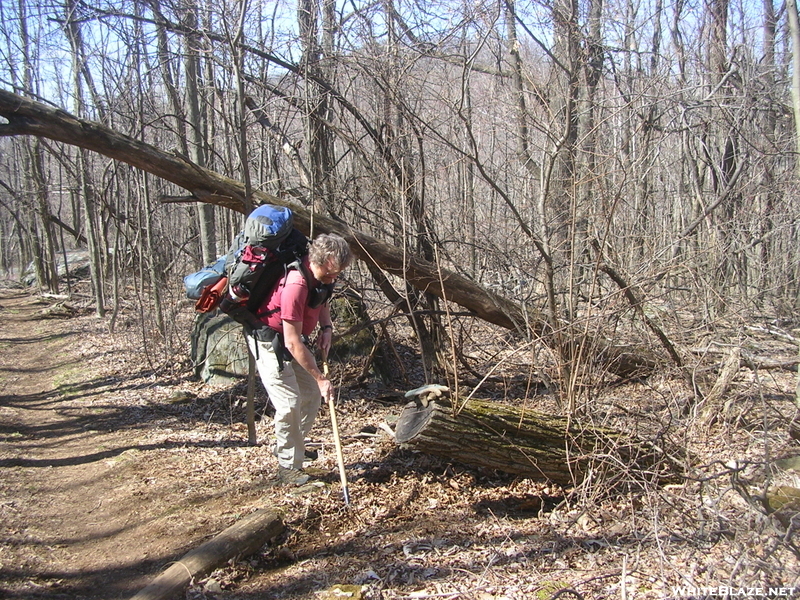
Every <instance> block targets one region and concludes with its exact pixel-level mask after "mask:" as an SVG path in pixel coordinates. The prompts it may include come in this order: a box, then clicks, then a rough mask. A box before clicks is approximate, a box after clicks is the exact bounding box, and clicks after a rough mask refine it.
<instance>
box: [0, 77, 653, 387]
mask: <svg viewBox="0 0 800 600" xmlns="http://www.w3.org/2000/svg"><path fill="white" fill-rule="evenodd" d="M0 116H2V117H4V118H5V119H7V121H8V123H6V124H0V137H2V136H9V135H35V136H39V137H43V138H48V139H52V140H57V141H60V142H64V143H66V144H71V145H74V146H78V147H81V148H85V149H87V150H92V151H94V152H98V153H100V154H103V155H105V156H108V157H111V158H115V159H117V160H120V161H123V162H125V163H127V164H129V165H132V166H134V167H137V168H139V169H142V170H144V171H147V172H148V173H152V174H153V175H156V176H158V177H162V178H163V179H165V180H167V181H171V182H172V183H174V184H176V185H178V186H181V187H183V188H185V189H186V190H188V191H189V193H190V194H191V196H189V197H185V198H182V200H185V201H201V202H207V203H209V204H215V205H217V206H222V207H225V208H230V209H232V210H236V211H238V212H245V206H246V202H247V196H246V190H245V188H244V186H243V185H242V184H241V183H240V182H238V181H235V180H233V179H230V178H228V177H225V176H224V175H220V174H219V173H215V172H214V171H211V170H209V169H204V168H202V167H201V166H199V165H196V164H193V163H192V162H191V161H189V160H187V159H186V158H184V157H181V156H179V155H176V154H170V153H167V152H163V151H161V150H159V149H158V148H156V147H154V146H151V145H149V144H146V143H144V142H141V141H139V140H136V139H133V138H131V137H130V136H127V135H124V134H121V133H118V132H116V131H114V130H112V129H110V128H108V127H105V126H104V125H101V124H99V123H96V122H92V121H87V120H82V119H78V118H76V117H74V116H73V115H70V114H68V113H67V112H65V111H63V110H60V109H57V108H53V107H50V106H47V105H45V104H42V103H40V102H35V101H33V100H30V99H27V98H24V97H22V96H18V95H16V94H13V93H11V92H8V91H6V90H0ZM252 200H253V204H256V205H257V204H262V203H271V204H278V205H281V206H288V207H289V208H291V209H292V211H293V212H294V217H295V226H296V227H297V228H298V229H299V230H300V231H302V232H303V233H306V234H308V232H309V229H310V227H311V219H312V217H311V214H310V212H309V211H308V210H307V209H305V208H303V207H302V206H300V205H298V204H294V203H292V202H287V201H285V200H282V199H280V198H276V197H274V196H271V195H269V194H266V193H264V192H261V191H259V190H255V191H254V192H253V197H252ZM313 219H314V228H315V230H318V231H320V232H324V233H337V234H339V235H341V236H342V237H344V238H345V239H346V240H347V242H348V244H349V245H350V247H351V248H352V250H353V253H354V254H355V255H356V256H357V257H358V258H360V259H362V260H363V261H364V262H366V263H367V265H374V266H377V267H379V268H381V269H383V270H385V271H387V272H389V273H391V274H393V275H397V276H399V277H402V278H404V280H405V281H407V282H408V283H410V284H411V285H413V286H414V287H415V288H417V289H418V290H422V291H425V292H429V293H432V294H434V295H436V296H438V297H440V298H442V297H446V298H447V300H448V301H451V302H455V303H456V304H459V305H461V306H463V307H464V308H466V309H468V310H469V311H471V312H472V313H473V314H474V315H475V316H476V317H478V318H481V319H483V320H485V321H488V322H490V323H494V324H495V325H499V326H501V327H505V328H507V329H511V330H513V331H518V332H521V333H524V334H528V333H533V334H534V335H541V334H542V333H543V332H544V331H545V330H546V329H547V324H546V323H545V320H544V319H543V318H542V316H541V315H539V314H532V313H531V311H530V310H528V311H524V310H523V309H522V307H521V306H520V305H519V304H517V303H515V302H512V301H511V300H509V299H507V298H504V297H502V296H499V295H497V294H493V293H491V292H489V291H487V290H486V289H484V288H483V287H481V286H480V285H478V284H476V283H475V282H474V281H471V280H470V279H468V278H466V277H464V276H462V275H460V274H458V273H454V272H452V271H448V270H446V269H443V268H439V267H438V266H437V265H436V264H433V263H430V262H428V261H426V260H424V259H422V258H420V257H418V256H414V255H406V254H404V253H403V252H402V251H401V250H398V249H397V248H396V247H395V246H392V245H390V244H387V243H384V242H381V241H380V240H377V239H375V238H373V237H371V236H368V235H366V234H364V233H361V232H359V231H355V230H353V229H351V228H350V227H349V226H348V225H347V224H345V223H342V222H341V221H337V220H334V219H330V218H326V217H323V216H322V215H314V217H313ZM626 350H628V349H624V348H615V347H614V346H611V345H606V350H605V356H606V357H607V358H608V359H610V361H611V364H610V365H609V366H608V367H607V368H608V370H609V371H611V372H615V371H614V365H615V364H616V363H617V362H618V361H617V360H616V359H617V357H618V356H619V355H621V354H624V353H625V352H626ZM639 374H642V373H639Z"/></svg>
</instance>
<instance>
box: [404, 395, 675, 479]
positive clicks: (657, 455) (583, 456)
mask: <svg viewBox="0 0 800 600" xmlns="http://www.w3.org/2000/svg"><path fill="white" fill-rule="evenodd" d="M395 441H396V442H397V443H398V444H404V445H407V446H408V447H410V448H412V449H414V450H419V451H421V452H425V453H428V454H435V455H437V456H443V457H446V458H452V459H454V460H457V461H459V462H462V463H465V464H469V465H474V466H479V467H486V468H489V469H496V470H499V471H504V472H506V473H513V474H515V475H521V476H523V477H529V478H531V479H540V480H550V481H553V482H556V483H558V484H561V485H572V484H577V483H580V482H581V481H582V480H583V479H584V477H585V476H586V474H587V472H588V471H589V469H591V470H592V472H593V476H594V477H596V476H597V475H603V474H604V473H603V472H605V473H607V474H610V475H612V476H613V475H614V474H615V473H613V472H612V471H613V470H617V471H618V472H619V473H620V474H622V473H623V472H625V471H626V470H627V469H633V470H635V471H636V473H637V477H638V478H647V479H657V480H660V481H664V480H671V479H674V478H675V476H676V473H677V467H676V466H675V464H674V462H673V461H672V460H671V459H670V457H668V456H667V455H666V454H664V452H662V451H661V450H660V449H659V448H658V447H657V446H655V445H654V444H651V443H648V442H646V441H643V440H639V439H635V438H634V437H633V436H630V435H626V434H623V433H621V432H618V431H614V430H611V429H609V428H606V427H599V426H594V425H589V424H585V423H584V424H581V423H579V422H577V421H576V420H575V419H568V418H567V417H563V416H560V415H550V414H545V413H540V412H535V411H531V410H527V409H524V408H516V407H512V406H508V405H505V404H500V403H498V402H491V401H487V400H476V399H470V400H469V401H468V402H467V403H466V405H464V406H463V408H460V410H459V411H458V414H454V411H453V407H452V404H451V402H450V400H449V399H447V398H437V399H436V400H428V401H424V400H423V401H420V400H416V401H414V402H409V403H408V404H407V405H406V406H405V407H404V408H403V411H402V413H401V414H400V418H399V420H398V422H397V426H396V428H395Z"/></svg>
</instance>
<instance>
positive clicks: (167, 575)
mask: <svg viewBox="0 0 800 600" xmlns="http://www.w3.org/2000/svg"><path fill="white" fill-rule="evenodd" d="M282 531H283V523H282V522H281V520H280V518H279V517H278V515H277V514H276V513H275V512H274V511H272V510H268V509H261V510H258V511H256V512H254V513H252V514H251V515H249V516H247V517H245V518H244V519H242V520H241V521H239V522H238V523H236V524H234V525H232V526H231V527H228V529H226V530H225V531H223V532H222V533H220V534H219V535H217V536H216V537H214V538H212V539H211V540H209V541H207V542H206V543H204V544H202V545H201V546H199V547H197V548H195V549H194V550H192V551H191V552H189V553H188V554H185V555H184V556H183V558H181V559H180V560H179V561H178V562H176V563H173V565H172V566H171V567H169V568H168V569H167V570H166V571H164V572H163V573H162V574H161V575H159V576H158V577H156V578H155V579H154V580H153V582H152V583H151V584H150V585H148V586H147V587H146V588H144V589H142V590H141V591H140V592H139V593H138V594H136V595H135V596H134V597H133V598H131V600H166V599H167V598H173V597H175V596H176V594H178V593H179V592H182V591H183V590H184V589H185V588H186V586H187V585H189V582H191V581H192V579H198V578H201V577H204V576H205V575H208V574H209V573H211V571H213V570H214V569H216V568H217V567H219V566H220V565H223V564H225V563H227V562H228V561H229V560H230V559H231V558H234V557H236V556H248V555H250V554H252V553H253V552H255V551H257V550H258V549H259V548H261V546H263V545H264V544H266V543H267V542H268V541H269V540H271V539H272V538H274V537H275V536H277V535H278V534H280V533H281V532H282Z"/></svg>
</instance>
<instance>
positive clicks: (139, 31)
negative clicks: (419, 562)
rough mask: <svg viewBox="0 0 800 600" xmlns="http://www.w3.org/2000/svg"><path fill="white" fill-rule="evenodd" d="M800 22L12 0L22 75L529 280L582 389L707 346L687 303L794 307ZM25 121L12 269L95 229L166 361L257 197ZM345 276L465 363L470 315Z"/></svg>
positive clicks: (6, 56) (486, 9)
mask: <svg viewBox="0 0 800 600" xmlns="http://www.w3.org/2000/svg"><path fill="white" fill-rule="evenodd" d="M795 23H796V8H795V6H794V1H793V0H790V2H789V3H788V4H787V5H780V6H776V5H775V4H773V2H772V0H764V2H762V3H760V4H755V3H752V2H745V1H741V2H734V1H731V0H707V1H706V2H702V3H692V2H685V1H683V0H678V1H676V2H672V3H667V4H665V3H663V2H662V1H661V0H654V1H653V2H642V3H636V2H618V3H615V2H613V1H610V2H609V1H607V2H605V3H604V2H602V1H601V0H586V1H583V2H581V1H579V0H555V1H554V2H517V3H515V2H513V1H511V0H508V1H499V2H477V3H463V4H462V3H455V2H454V3H446V2H441V3H439V2H425V3H416V2H407V3H406V2H394V1H392V0H384V1H382V2H378V3H359V2H347V3H342V2H340V3H336V2H333V1H331V0H322V1H321V2H315V1H314V0H299V1H298V2H297V4H296V5H295V4H293V3H284V2H258V1H248V0H242V1H239V2H216V3H212V2H202V1H197V2H195V1H191V0H190V1H187V2H159V1H158V0H151V1H136V2H94V3H92V4H91V5H88V4H84V3H82V2H77V1H75V0H66V1H65V2H63V3H58V2H56V3H43V4H36V3H33V2H27V1H26V0H19V1H15V2H4V3H3V4H2V5H0V53H1V54H2V61H0V81H2V85H3V87H4V88H5V89H7V90H8V91H13V92H15V93H17V94H20V95H23V96H27V97H30V98H31V99H34V100H37V101H40V102H44V103H48V104H52V105H53V106H55V107H59V108H62V109H64V110H66V111H69V112H70V113H72V114H73V115H75V116H76V117H79V118H81V119H85V120H89V121H96V122H99V123H101V124H103V125H105V126H107V127H109V128H111V129H113V130H114V131H117V132H120V133H123V134H127V135H128V136H131V137H132V138H134V139H136V140H141V141H143V142H147V143H149V144H152V145H153V146H155V147H157V148H160V149H162V150H164V151H167V152H171V153H174V154H175V155H177V156H180V157H183V158H184V159H186V160H189V161H191V163H193V164H195V165H198V166H199V167H204V168H208V169H211V170H213V171H216V172H218V173H220V174H222V175H225V176H228V177H230V178H232V179H234V180H237V181H241V182H243V184H244V186H245V190H246V191H247V192H248V194H247V196H248V197H249V196H250V193H249V192H251V191H255V190H259V191H263V192H266V193H268V194H271V195H273V196H276V197H278V198H284V199H287V200H291V201H292V202H296V203H299V204H301V205H303V206H305V207H306V208H307V209H308V210H309V211H311V215H312V218H311V229H312V231H313V230H314V220H313V215H320V216H324V217H329V218H331V219H334V220H335V221H336V222H339V223H342V224H343V226H346V227H348V228H351V229H353V230H357V231H363V232H365V233H367V234H370V235H372V236H374V237H376V238H378V239H379V240H382V241H384V242H386V243H388V244H391V245H394V246H396V247H397V248H398V249H399V251H401V252H402V255H403V256H407V257H409V258H410V257H420V258H422V259H425V260H427V261H429V262H431V263H434V264H436V265H440V266H441V267H443V268H445V269H448V270H451V271H454V272H457V273H459V274H462V275H464V276H465V277H467V278H470V279H472V280H474V281H475V282H476V283H478V284H480V285H481V286H484V287H485V288H486V289H488V290H489V291H491V292H494V293H496V294H498V295H499V296H501V297H506V298H509V299H511V300H513V301H514V302H516V303H518V304H520V305H521V306H522V307H523V314H526V315H529V316H530V319H529V323H528V327H517V331H518V333H520V334H522V335H523V336H527V337H528V338H537V339H538V338H541V339H542V340H543V341H544V342H545V343H544V344H543V345H542V346H541V347H542V348H545V349H546V352H548V353H549V354H550V358H551V359H552V364H555V365H556V367H555V369H554V371H553V372H554V373H555V375H556V376H555V380H556V384H555V385H556V387H557V388H558V390H559V392H560V394H561V395H562V396H563V397H565V398H567V400H568V402H569V407H570V409H574V408H576V407H578V406H579V401H580V400H581V394H582V392H581V390H585V387H583V386H581V385H579V383H580V382H581V381H583V379H584V378H585V376H586V372H585V364H586V363H587V362H588V361H589V357H590V356H593V355H594V354H596V353H597V350H598V347H597V346H596V344H598V343H599V342H598V340H603V342H602V343H603V344H604V345H609V344H610V345H611V346H614V345H620V346H621V345H627V344H629V343H634V344H637V345H639V346H644V347H651V348H658V349H659V351H660V353H661V354H662V355H663V356H664V357H665V361H664V362H665V363H667V364H670V363H673V364H674V365H675V366H682V364H681V362H682V361H681V358H680V357H679V356H678V354H677V353H674V351H670V347H671V345H672V341H671V340H669V339H667V337H666V336H664V337H662V336H663V328H665V327H666V328H669V329H672V328H673V327H674V326H675V325H676V324H678V323H681V324H682V326H683V327H685V326H686V323H687V321H686V320H685V319H682V317H685V316H686V315H687V314H688V315H689V316H690V319H689V321H688V322H690V323H691V325H690V326H691V327H692V328H698V329H702V328H706V327H713V325H714V323H715V322H717V320H718V319H732V320H733V321H735V322H738V321H739V320H740V319H741V322H744V321H750V320H753V319H755V320H760V319H762V318H767V319H776V318H777V319H780V318H788V317H790V316H792V315H793V314H794V312H795V310H796V308H797V305H798V300H799V296H798V295H799V294H800V287H798V269H800V263H799V262H798V243H797V238H798V231H797V228H798V208H797V203H796V202H794V194H795V190H796V187H797V166H796V165H797V160H796V158H797V157H796V152H797V145H796V142H795V138H796V135H795V128H794V119H793V112H792V102H791V98H792V91H793V90H794V89H796V86H793V84H792V80H791V76H792V73H793V71H794V69H793V66H792V58H793V53H792V51H793V47H794V45H793V44H792V41H791V40H792V35H791V31H792V30H793V29H792V25H793V24H795ZM795 29H796V28H795ZM10 133H14V131H11V130H9V127H8V126H3V127H0V134H6V135H7V137H4V138H3V139H2V140H0V143H1V144H2V154H0V188H1V189H0V228H2V229H1V230H0V232H1V235H2V237H1V239H2V242H0V265H1V268H2V270H3V271H4V272H5V273H6V274H7V275H13V276H14V277H20V276H21V275H22V274H23V272H24V271H25V269H26V267H27V266H28V265H30V264H32V265H33V267H34V273H35V276H36V282H37V283H38V285H39V287H40V288H41V289H42V290H46V291H49V292H52V293H64V292H66V291H67V290H65V289H64V283H63V282H62V283H59V281H58V278H57V277H56V264H57V263H58V262H59V261H61V262H63V259H64V256H65V253H66V252H68V251H70V250H72V249H75V248H86V249H88V252H89V258H90V262H91V281H92V289H93V294H94V299H95V306H96V310H97V313H98V314H99V315H103V314H104V313H105V311H107V310H110V311H112V314H111V319H110V324H111V327H112V329H113V327H114V326H115V318H116V315H117V314H118V313H119V310H120V308H121V307H126V306H127V307H132V306H136V307H137V312H136V314H138V315H139V317H138V318H139V319H140V321H141V326H142V331H143V345H144V346H145V347H150V346H152V347H151V348H150V350H151V351H152V352H153V353H156V355H157V357H156V362H158V361H159V360H169V357H170V356H173V355H174V351H175V349H176V348H180V347H181V345H182V344H184V343H185V339H186V334H187V332H186V331H175V330H174V328H175V327H176V323H177V321H176V319H175V318H174V315H175V314H176V313H177V312H178V311H185V310H187V307H186V305H185V303H183V304H182V303H181V298H182V289H181V279H182V277H183V276H184V275H185V274H187V273H188V272H190V271H192V270H195V269H197V268H199V267H200V266H202V265H203V264H209V263H211V262H213V260H214V258H215V257H216V256H217V255H219V254H222V253H224V252H225V251H226V250H227V248H228V245H229V244H230V242H231V240H232V237H233V236H234V235H235V234H236V232H237V231H238V230H239V229H240V227H241V224H242V215H240V214H238V213H236V212H234V211H231V210H229V209H226V208H222V207H220V206H214V205H213V203H211V202H202V203H201V202H196V200H197V198H195V197H192V196H191V195H187V192H186V190H183V189H181V188H178V187H177V186H175V185H172V184H170V183H168V182H165V181H164V179H161V178H158V177H155V176H153V175H151V174H148V173H146V172H144V171H142V170H140V169H137V168H134V167H131V166H129V165H126V164H123V163H120V162H117V161H114V160H109V159H108V158H105V157H103V156H101V155H98V154H95V153H91V152H87V151H85V150H81V149H78V148H76V147H74V146H71V145H67V144H63V143H58V142H52V141H48V140H46V139H42V138H36V137H26V136H13V135H10V136H9V135H8V134H10ZM347 283H348V284H349V285H350V286H351V287H352V289H354V290H355V291H357V292H358V293H359V294H360V295H362V296H363V297H364V298H365V299H366V301H367V307H368V310H369V314H370V317H372V318H373V319H388V318H389V317H397V316H398V315H405V317H404V318H406V319H407V323H408V324H410V325H411V326H412V327H413V328H414V329H415V331H416V334H417V339H418V341H419V349H420V351H421V353H422V355H423V358H424V359H425V360H424V361H423V362H424V365H425V378H426V379H443V378H447V377H448V374H449V370H450V369H451V367H446V366H444V365H446V364H447V363H448V362H449V363H451V365H452V364H454V363H455V362H457V357H456V355H457V354H458V353H459V349H460V348H461V347H462V346H463V344H464V342H465V340H466V339H469V338H470V337H471V336H472V335H473V334H472V330H471V325H470V321H469V320H467V321H466V322H465V323H462V324H461V325H459V327H456V328H454V327H453V324H452V321H450V320H449V319H448V318H447V317H448V311H449V310H450V307H448V306H447V303H446V302H442V300H441V298H437V297H434V296H433V295H431V294H426V293H425V290H423V291H419V290H417V289H415V288H413V287H412V286H410V285H408V284H407V282H404V281H403V279H402V277H396V276H387V274H386V273H385V272H382V271H381V270H380V269H379V268H377V267H376V266H375V265H367V264H366V263H363V262H360V263H358V264H357V265H356V266H354V267H353V268H351V269H350V271H349V272H348V274H347ZM456 308H457V307H456ZM687 311H688V312H687ZM400 321H401V319H395V320H394V321H392V320H389V321H388V323H389V325H390V326H391V325H392V324H393V323H398V322H400ZM542 324H544V327H542ZM659 332H662V333H661V335H659ZM471 341H472V342H474V343H475V344H476V345H478V346H479V347H480V345H481V339H480V338H479V337H478V338H473V339H471ZM576 341H577V342H578V343H574V342H576ZM585 342H588V343H585ZM670 357H671V358H670ZM461 359H462V361H463V357H461ZM471 364H472V366H473V367H475V368H476V369H477V370H478V371H482V372H483V371H485V370H486V369H487V368H489V365H490V364H491V361H490V360H489V357H486V361H485V362H484V363H481V364H476V363H471Z"/></svg>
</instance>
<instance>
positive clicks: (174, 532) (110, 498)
mask: <svg viewBox="0 0 800 600" xmlns="http://www.w3.org/2000/svg"><path fill="white" fill-rule="evenodd" d="M48 304H49V303H43V302H42V301H40V300H37V299H36V298H34V297H31V296H29V295H27V294H21V293H10V292H8V291H7V290H6V291H0V322H2V328H1V329H0V597H10V598H38V597H48V598H75V599H78V598H87V599H89V598H106V599H114V598H127V597H130V596H131V595H133V594H134V593H135V592H136V591H137V590H138V589H140V588H141V587H143V586H144V585H146V584H147V583H148V582H149V580H150V579H151V577H152V576H153V574H154V573H155V572H157V571H158V569H160V568H161V566H162V565H163V563H164V562H165V561H166V560H170V559H174V557H176V556H180V553H181V552H183V551H184V550H186V549H187V548H189V547H191V545H192V544H193V543H196V540H197V539H198V538H202V537H203V536H204V535H206V534H208V533H212V532H213V529H212V528H213V527H216V526H217V523H215V522H214V519H213V518H211V517H210V516H209V515H208V514H206V515H204V514H203V513H204V512H208V513H210V514H213V513H214V511H213V510H207V509H209V508H210V505H212V504H213V503H214V502H215V498H214V494H209V493H205V494H203V496H202V499H198V498H197V496H196V495H195V496H194V497H193V496H192V495H191V494H189V493H187V492H186V489H185V487H184V485H183V484H184V482H182V481H180V480H179V479H178V478H177V475H178V474H180V471H179V470H177V469H173V470H171V469H170V465H169V460H170V456H169V454H170V452H169V445H168V444H165V443H161V444H154V443H152V440H150V439H148V437H147V430H148V427H149V426H150V425H152V423H151V422H148V421H147V420H146V419H145V420H142V421H140V422H137V420H136V419H135V416H136V411H135V410H134V411H131V410H130V409H126V410H120V409H119V408H118V407H115V406H114V405H113V403H112V402H109V401H108V400H107V396H108V395H109V393H112V392H115V391H119V390H120V389H121V388H124V387H126V386H129V387H135V386H132V385H131V382H126V381H124V380H123V379H122V378H117V377H114V376H108V375H105V376H104V375H101V376H97V375H96V374H95V373H93V371H92V368H91V366H90V365H91V362H92V360H93V358H95V357H98V356H101V355H103V354H105V353H106V352H107V350H105V349H102V348H97V347H96V345H97V343H96V342H93V341H92V340H93V339H94V340H96V339H102V338H100V337H99V336H98V337H94V336H93V334H94V333H95V332H97V331H99V329H100V328H101V327H102V323H101V322H100V321H99V320H97V319H95V318H93V317H91V316H80V317H77V318H68V319H67V318H52V317H51V318H44V317H43V309H46V307H47V306H48ZM171 471H173V472H174V474H173V473H171ZM148 484H152V485H148ZM149 488H152V489H149ZM176 514H180V519H176V518H175V515H176ZM222 525H224V523H223V524H222Z"/></svg>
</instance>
